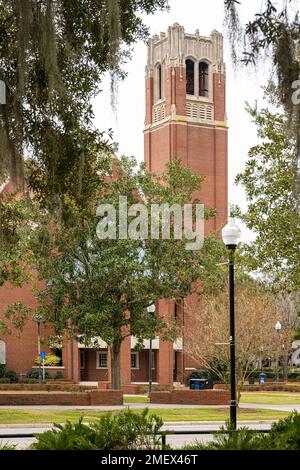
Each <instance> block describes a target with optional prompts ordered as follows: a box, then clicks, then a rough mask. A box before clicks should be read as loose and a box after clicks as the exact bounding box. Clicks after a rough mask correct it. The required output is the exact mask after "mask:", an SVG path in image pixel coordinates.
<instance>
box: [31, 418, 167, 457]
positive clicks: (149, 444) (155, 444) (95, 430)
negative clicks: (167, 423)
mask: <svg viewBox="0 0 300 470" xmlns="http://www.w3.org/2000/svg"><path fill="white" fill-rule="evenodd" d="M82 421H83V418H82V417H81V418H80V420H79V422H78V423H75V424H72V423H70V422H69V421H67V423H66V424H65V425H60V424H55V427H54V429H53V430H51V431H47V432H45V433H43V434H38V435H36V436H35V437H36V439H37V442H36V443H34V444H32V445H31V449H34V450H141V449H146V450H155V449H160V448H161V436H160V435H159V431H160V428H161V426H162V424H163V422H162V420H161V418H159V417H158V416H156V415H149V413H148V409H144V410H143V412H142V413H141V414H137V413H134V412H133V411H131V410H129V409H128V410H126V411H122V412H121V413H119V414H117V415H113V414H111V413H107V414H105V415H103V416H101V417H100V419H99V420H98V421H96V422H95V423H93V424H91V425H90V426H87V425H84V424H83V422H82Z"/></svg>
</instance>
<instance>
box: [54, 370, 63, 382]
mask: <svg viewBox="0 0 300 470" xmlns="http://www.w3.org/2000/svg"><path fill="white" fill-rule="evenodd" d="M54 379H55V380H62V379H65V376H64V374H63V373H62V372H61V371H60V370H58V371H57V372H56V374H55V376H54Z"/></svg>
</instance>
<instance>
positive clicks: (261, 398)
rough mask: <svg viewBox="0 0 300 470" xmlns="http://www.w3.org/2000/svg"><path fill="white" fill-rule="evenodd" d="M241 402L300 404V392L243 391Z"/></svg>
mask: <svg viewBox="0 0 300 470" xmlns="http://www.w3.org/2000/svg"><path fill="white" fill-rule="evenodd" d="M241 403H259V404H261V405H300V393H295V392H293V393H289V392H243V393H242V397H241Z"/></svg>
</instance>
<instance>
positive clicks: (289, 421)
mask: <svg viewBox="0 0 300 470" xmlns="http://www.w3.org/2000/svg"><path fill="white" fill-rule="evenodd" d="M263 445H264V446H265V447H266V448H268V449H272V450H273V449H274V450H300V414H299V413H296V412H294V413H292V414H291V415H289V416H288V417H287V418H284V419H281V420H280V421H279V422H278V423H274V424H273V425H272V428H271V432H270V434H268V436H266V437H265V439H263Z"/></svg>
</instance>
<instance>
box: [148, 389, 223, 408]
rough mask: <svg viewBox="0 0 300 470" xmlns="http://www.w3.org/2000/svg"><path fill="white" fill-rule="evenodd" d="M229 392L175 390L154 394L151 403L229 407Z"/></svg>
mask: <svg viewBox="0 0 300 470" xmlns="http://www.w3.org/2000/svg"><path fill="white" fill-rule="evenodd" d="M229 402H230V394H229V390H199V391H198V390H173V391H171V392H152V393H151V396H150V403H159V404H163V403H168V404H174V405H175V404H176V405H177V404H181V405H229Z"/></svg>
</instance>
